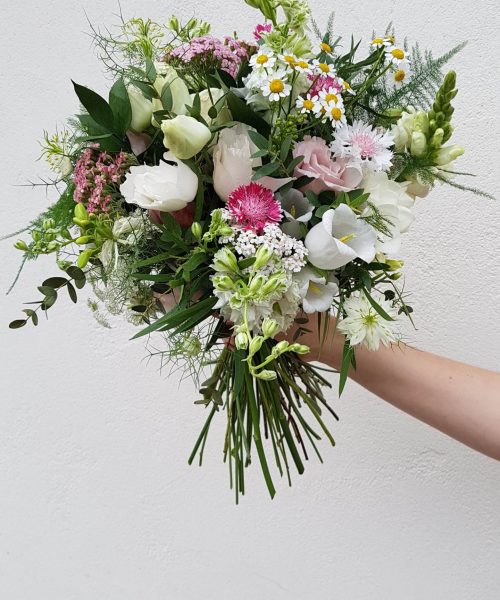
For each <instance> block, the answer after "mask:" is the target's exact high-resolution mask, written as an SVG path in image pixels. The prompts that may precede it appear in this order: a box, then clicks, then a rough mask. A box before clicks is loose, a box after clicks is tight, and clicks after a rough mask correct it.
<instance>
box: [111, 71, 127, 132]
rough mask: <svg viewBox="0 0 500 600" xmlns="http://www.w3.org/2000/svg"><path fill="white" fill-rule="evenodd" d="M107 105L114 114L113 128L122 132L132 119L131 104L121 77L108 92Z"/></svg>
mask: <svg viewBox="0 0 500 600" xmlns="http://www.w3.org/2000/svg"><path fill="white" fill-rule="evenodd" d="M109 106H110V108H111V111H112V113H113V116H114V128H115V130H117V131H119V132H120V133H121V134H124V133H125V132H126V131H127V129H128V128H129V127H130V123H131V121H132V106H131V104H130V98H129V95H128V92H127V88H126V87H125V83H124V82H123V79H118V80H117V81H115V83H114V84H113V87H112V88H111V90H110V92H109Z"/></svg>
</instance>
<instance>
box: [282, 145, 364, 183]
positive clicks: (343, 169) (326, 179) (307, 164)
mask: <svg viewBox="0 0 500 600" xmlns="http://www.w3.org/2000/svg"><path fill="white" fill-rule="evenodd" d="M293 156H294V157H297V156H303V157H304V159H303V160H302V162H301V163H300V164H298V165H297V166H296V167H295V171H294V175H295V177H297V178H298V177H304V176H305V177H309V178H311V179H313V181H311V182H310V183H308V184H306V185H305V186H304V187H303V188H302V190H303V191H307V190H311V191H312V192H314V193H315V194H320V193H321V192H324V191H327V190H329V191H334V192H350V191H351V190H354V189H355V188H357V187H358V185H359V184H360V183H361V180H362V178H363V174H362V172H361V169H360V168H359V167H358V166H357V165H354V164H350V163H349V162H348V161H347V160H344V159H337V160H332V156H331V152H330V150H329V148H328V146H327V144H326V142H325V140H323V139H321V138H319V137H311V136H306V137H305V138H304V141H302V142H298V143H297V144H296V145H295V148H294V150H293Z"/></svg>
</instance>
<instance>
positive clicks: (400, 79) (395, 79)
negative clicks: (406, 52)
mask: <svg viewBox="0 0 500 600" xmlns="http://www.w3.org/2000/svg"><path fill="white" fill-rule="evenodd" d="M390 78H391V81H392V83H393V84H394V85H395V86H401V85H403V84H404V83H407V82H408V79H409V78H410V63H409V62H408V61H401V62H400V63H399V65H398V66H397V68H396V70H395V71H393V72H391V73H390Z"/></svg>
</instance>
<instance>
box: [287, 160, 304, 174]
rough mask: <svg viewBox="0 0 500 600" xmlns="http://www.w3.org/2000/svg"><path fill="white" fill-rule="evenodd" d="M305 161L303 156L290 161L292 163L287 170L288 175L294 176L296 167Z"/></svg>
mask: <svg viewBox="0 0 500 600" xmlns="http://www.w3.org/2000/svg"><path fill="white" fill-rule="evenodd" d="M303 160H304V157H303V156H296V157H295V158H294V159H293V160H292V161H290V163H289V164H288V166H287V168H286V170H287V172H288V174H289V175H290V176H292V175H293V172H294V170H295V167H296V166H297V165H300V163H301V162H302V161H303Z"/></svg>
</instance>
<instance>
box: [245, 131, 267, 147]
mask: <svg viewBox="0 0 500 600" xmlns="http://www.w3.org/2000/svg"><path fill="white" fill-rule="evenodd" d="M248 135H249V137H250V139H251V140H252V142H253V143H254V144H255V145H256V146H257V148H259V150H265V149H268V148H269V140H268V139H267V138H265V137H264V136H263V135H260V133H258V132H257V131H252V130H251V129H250V130H249V132H248Z"/></svg>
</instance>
